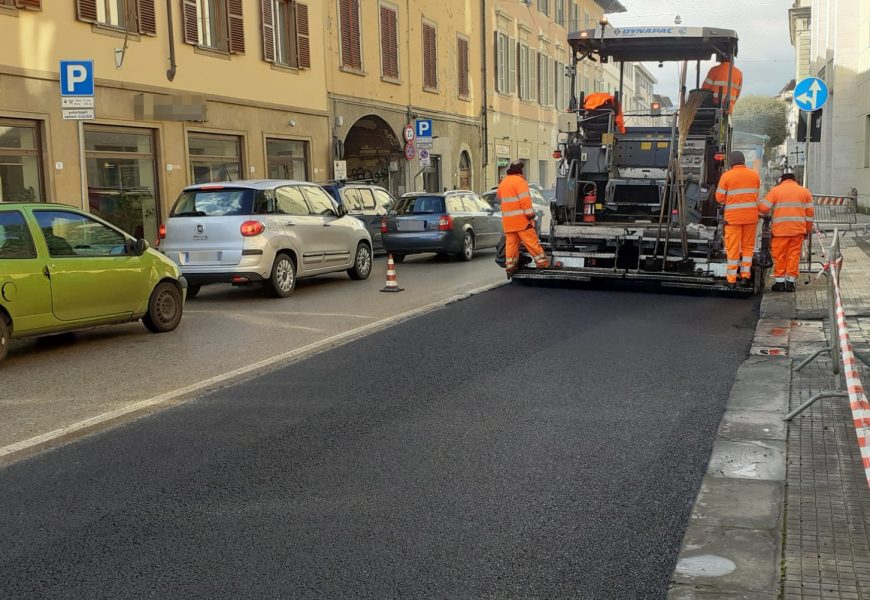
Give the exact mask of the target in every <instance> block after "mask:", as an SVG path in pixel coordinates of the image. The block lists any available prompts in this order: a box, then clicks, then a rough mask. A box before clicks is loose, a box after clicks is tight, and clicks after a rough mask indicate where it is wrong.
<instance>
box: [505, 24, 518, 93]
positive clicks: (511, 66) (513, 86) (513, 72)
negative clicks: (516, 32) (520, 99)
mask: <svg viewBox="0 0 870 600" xmlns="http://www.w3.org/2000/svg"><path fill="white" fill-rule="evenodd" d="M507 54H508V78H507V79H508V90H507V91H508V93H509V94H515V93H516V91H517V46H516V44H514V40H513V38H508V44H507Z"/></svg>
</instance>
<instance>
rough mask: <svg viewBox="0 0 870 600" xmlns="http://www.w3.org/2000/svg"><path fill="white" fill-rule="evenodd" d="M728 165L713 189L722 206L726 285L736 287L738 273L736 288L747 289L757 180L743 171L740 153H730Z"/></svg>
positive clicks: (741, 154)
mask: <svg viewBox="0 0 870 600" xmlns="http://www.w3.org/2000/svg"><path fill="white" fill-rule="evenodd" d="M728 163H729V164H730V165H731V169H729V170H728V171H727V172H725V173H723V174H722V177H720V178H719V185H718V187H717V189H716V202H718V203H719V204H722V205H724V217H725V253H726V255H727V256H728V271H727V279H728V284H729V285H732V286H736V285H737V273H738V270H739V272H740V285H742V286H744V287H751V286H752V283H751V281H750V278H751V277H752V256H753V254H755V237H756V230H757V229H758V191H759V188H761V177H759V176H758V173H756V172H755V171H753V170H752V169H749V168H747V166H746V157H744V156H743V153H742V152H737V151H735V152H731V153H730V154H729V155H728Z"/></svg>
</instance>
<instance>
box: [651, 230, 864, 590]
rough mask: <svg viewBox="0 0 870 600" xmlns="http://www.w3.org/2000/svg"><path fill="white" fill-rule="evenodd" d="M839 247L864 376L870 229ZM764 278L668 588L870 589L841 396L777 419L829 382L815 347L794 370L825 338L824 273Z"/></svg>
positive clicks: (860, 480) (851, 432) (857, 481)
mask: <svg viewBox="0 0 870 600" xmlns="http://www.w3.org/2000/svg"><path fill="white" fill-rule="evenodd" d="M861 217H862V216H859V219H860V218H861ZM831 239H832V238H831V235H830V233H828V236H827V240H826V243H827V244H828V245H829V244H830V242H831ZM817 245H818V244H815V245H814V250H815V252H814V260H819V261H820V260H821V256H820V254H819V253H818V248H817ZM841 246H842V252H843V255H844V265H843V270H842V275H841V288H842V293H843V295H844V298H843V300H844V304H845V309H846V314H847V320H848V323H849V327H850V336H851V340H852V344H853V347H854V349H855V352H856V355H857V356H858V357H859V359H861V360H863V361H864V362H865V364H863V365H861V367H862V369H861V375H862V379H863V381H864V384H865V385H867V386H868V387H870V367H868V366H867V364H866V363H870V344H868V341H870V235H868V236H866V237H865V236H864V233H863V232H862V231H861V230H859V231H858V232H857V234H856V233H855V232H853V233H848V234H846V236H845V237H843V238H842V243H841ZM769 289H770V283H769V284H768V286H767V290H766V292H765V296H764V299H763V301H762V307H761V315H760V317H761V318H760V320H759V322H758V327H757V331H756V336H755V340H754V342H753V347H752V350H751V352H750V354H751V355H752V356H750V358H749V359H747V360H746V362H745V363H744V364H743V365H742V366H741V367H740V370H739V371H738V374H737V378H736V381H735V383H734V387H733V388H732V392H731V397H730V399H729V403H728V406H727V407H726V412H725V415H724V416H723V419H722V423H721V425H720V428H719V433H718V434H717V439H716V441H715V444H714V448H713V452H712V455H711V458H710V464H709V467H708V471H707V474H706V475H705V477H704V480H703V482H702V486H701V490H700V492H699V495H698V498H697V499H696V502H695V507H694V509H693V511H692V517H691V520H690V522H689V525H688V528H687V531H686V534H685V537H684V540H683V549H682V551H681V554H680V558H679V561H678V563H677V566H676V570H675V571H674V574H673V576H672V583H671V590H670V592H669V594H668V598H669V599H673V600H677V599H678V600H700V599H707V598H728V599H738V598H739V599H750V598H751V599H756V598H758V599H770V600H776V599H784V600H797V599H817V600H821V599H850V600H862V599H864V600H870V489H868V486H867V481H866V479H865V475H864V470H863V468H862V466H861V456H860V452H859V449H858V441H857V437H856V433H855V427H854V424H853V421H852V413H851V410H850V408H849V403H848V400H846V399H839V398H836V399H823V400H820V401H818V402H817V403H816V404H815V405H814V406H813V407H812V408H810V409H809V410H807V411H806V412H804V414H803V415H801V416H798V417H796V418H795V419H794V420H793V421H792V422H791V424H786V423H784V422H783V421H782V417H783V416H784V415H785V413H786V412H788V411H789V410H791V409H794V408H796V407H798V406H800V405H801V404H802V403H803V402H805V401H806V400H808V399H809V398H810V397H812V396H813V395H815V394H817V393H818V392H821V391H825V390H833V389H835V388H836V387H837V383H836V381H835V380H834V376H833V375H832V374H831V362H830V359H829V358H828V357H826V356H824V355H823V356H822V357H820V358H818V359H817V360H816V361H814V362H813V363H811V364H810V365H808V366H807V367H805V368H804V369H803V370H802V371H800V372H794V371H793V367H794V365H796V364H798V363H799V362H800V361H801V360H803V358H805V357H807V356H809V355H811V354H813V353H814V352H815V351H816V350H818V349H820V348H823V347H826V346H828V345H829V344H828V342H826V338H825V335H826V334H825V330H824V329H823V321H822V320H821V319H827V314H828V312H827V293H826V281H825V279H824V277H821V278H819V279H815V278H814V276H810V277H807V276H806V275H804V276H802V277H801V279H800V281H799V283H798V285H797V292H796V293H795V294H786V293H779V294H777V293H772V292H770V291H769Z"/></svg>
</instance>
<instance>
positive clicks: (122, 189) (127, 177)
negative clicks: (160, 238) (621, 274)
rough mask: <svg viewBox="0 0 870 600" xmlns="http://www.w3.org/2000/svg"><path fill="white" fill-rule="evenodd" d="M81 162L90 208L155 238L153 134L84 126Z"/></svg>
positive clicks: (139, 235) (122, 226) (135, 232)
mask: <svg viewBox="0 0 870 600" xmlns="http://www.w3.org/2000/svg"><path fill="white" fill-rule="evenodd" d="M85 162H86V168H87V180H88V204H89V206H90V212H92V213H93V214H95V215H97V216H99V217H102V218H103V219H105V220H107V221H109V222H110V223H112V224H113V225H115V226H116V227H119V228H120V229H123V230H124V231H126V232H127V233H129V234H130V235H132V236H134V237H137V238H144V239H147V240H155V239H157V228H158V226H159V222H158V221H159V214H158V211H157V207H158V206H159V202H158V197H157V194H158V192H157V177H156V173H157V163H156V157H155V153H154V133H153V132H152V131H151V130H148V129H133V128H128V127H94V126H85Z"/></svg>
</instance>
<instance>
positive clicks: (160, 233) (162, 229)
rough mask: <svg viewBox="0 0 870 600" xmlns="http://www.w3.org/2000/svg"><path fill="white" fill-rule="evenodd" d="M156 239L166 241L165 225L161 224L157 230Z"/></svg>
mask: <svg viewBox="0 0 870 600" xmlns="http://www.w3.org/2000/svg"><path fill="white" fill-rule="evenodd" d="M157 239H159V240H165V239H166V223H161V224H160V227H159V228H158V229H157Z"/></svg>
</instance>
